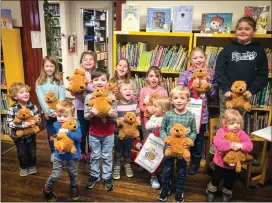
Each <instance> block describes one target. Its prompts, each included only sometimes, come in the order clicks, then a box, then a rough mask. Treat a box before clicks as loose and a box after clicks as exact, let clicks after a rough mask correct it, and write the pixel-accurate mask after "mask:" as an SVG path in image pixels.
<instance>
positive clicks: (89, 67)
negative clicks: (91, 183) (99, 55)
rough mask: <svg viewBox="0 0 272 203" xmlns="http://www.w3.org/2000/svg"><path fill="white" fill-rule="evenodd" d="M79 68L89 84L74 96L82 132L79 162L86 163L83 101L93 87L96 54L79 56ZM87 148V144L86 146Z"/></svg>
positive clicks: (88, 53)
mask: <svg viewBox="0 0 272 203" xmlns="http://www.w3.org/2000/svg"><path fill="white" fill-rule="evenodd" d="M80 66H81V68H84V70H85V71H86V72H85V76H86V77H87V78H88V80H89V83H88V85H87V91H86V92H84V93H79V94H74V95H75V107H76V110H77V118H78V120H79V122H80V126H81V132H82V140H81V142H80V149H81V156H80V159H79V161H80V162H81V161H82V162H86V161H87V160H89V159H90V150H89V147H88V153H86V149H85V148H86V141H87V144H88V127H89V121H88V120H86V119H85V118H84V99H85V96H86V93H87V94H90V93H92V92H93V85H92V83H91V75H92V72H93V71H94V70H95V66H96V54H95V52H92V51H85V52H83V53H82V54H81V57H80ZM88 146H89V144H88Z"/></svg>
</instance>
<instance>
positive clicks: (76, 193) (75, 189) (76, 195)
mask: <svg viewBox="0 0 272 203" xmlns="http://www.w3.org/2000/svg"><path fill="white" fill-rule="evenodd" d="M70 192H71V197H72V200H74V201H75V200H79V198H80V194H79V190H78V186H77V185H76V186H73V187H71V191H70Z"/></svg>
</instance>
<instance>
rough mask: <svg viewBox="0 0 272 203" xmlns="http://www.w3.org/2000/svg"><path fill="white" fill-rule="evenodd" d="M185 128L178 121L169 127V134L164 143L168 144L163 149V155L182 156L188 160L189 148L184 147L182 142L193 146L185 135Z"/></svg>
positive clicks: (189, 155)
mask: <svg viewBox="0 0 272 203" xmlns="http://www.w3.org/2000/svg"><path fill="white" fill-rule="evenodd" d="M186 135H187V129H186V128H185V127H184V126H183V125H182V124H180V123H175V124H174V125H173V126H172V127H171V129H170V136H168V137H167V138H166V139H165V140H164V143H165V144H167V145H170V147H167V149H166V150H165V156H172V157H178V158H184V159H185V161H190V157H191V153H190V151H189V149H186V148H184V144H187V145H188V146H194V142H193V141H192V140H191V139H190V138H188V137H186Z"/></svg>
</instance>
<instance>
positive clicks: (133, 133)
mask: <svg viewBox="0 0 272 203" xmlns="http://www.w3.org/2000/svg"><path fill="white" fill-rule="evenodd" d="M117 122H118V125H119V126H121V128H120V130H119V138H120V139H121V140H122V139H124V138H136V139H138V140H140V133H139V130H138V129H137V126H140V125H141V123H140V122H139V121H138V120H137V119H136V114H135V113H134V112H127V113H126V114H125V116H124V120H118V121H117Z"/></svg>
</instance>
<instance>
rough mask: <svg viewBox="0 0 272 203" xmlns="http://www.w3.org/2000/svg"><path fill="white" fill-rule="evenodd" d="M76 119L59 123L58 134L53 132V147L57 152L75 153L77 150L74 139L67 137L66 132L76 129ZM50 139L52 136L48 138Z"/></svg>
mask: <svg viewBox="0 0 272 203" xmlns="http://www.w3.org/2000/svg"><path fill="white" fill-rule="evenodd" d="M77 127H78V125H77V121H76V120H75V119H73V118H71V119H68V120H67V121H66V122H64V123H63V124H62V125H61V129H60V130H59V132H58V134H55V135H54V136H53V137H54V138H55V139H54V147H55V149H56V150H57V152H71V153H72V154H76V153H77V150H76V148H75V145H74V140H72V139H71V138H70V137H68V135H67V132H68V131H69V130H70V131H76V130H77ZM50 140H52V138H50Z"/></svg>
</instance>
